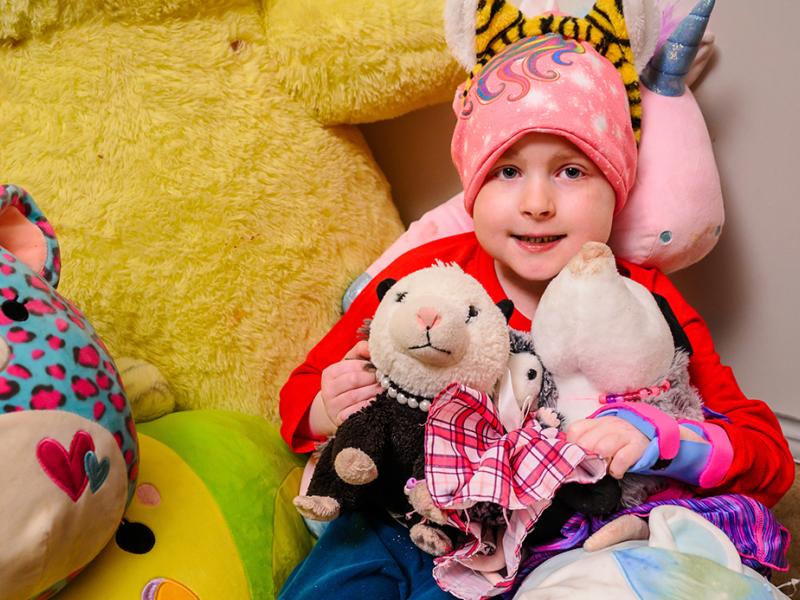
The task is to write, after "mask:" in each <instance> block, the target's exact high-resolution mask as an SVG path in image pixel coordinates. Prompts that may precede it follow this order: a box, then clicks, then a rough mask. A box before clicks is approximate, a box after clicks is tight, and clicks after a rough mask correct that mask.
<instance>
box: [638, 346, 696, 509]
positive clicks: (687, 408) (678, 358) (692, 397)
mask: <svg viewBox="0 0 800 600" xmlns="http://www.w3.org/2000/svg"><path fill="white" fill-rule="evenodd" d="M666 379H667V381H669V383H670V386H671V387H670V389H669V390H667V391H666V392H663V393H661V394H659V395H658V396H655V397H654V398H652V399H651V400H649V401H648V403H649V404H652V405H653V406H655V407H656V408H659V409H661V410H662V411H664V412H665V413H667V414H668V415H670V416H672V417H676V418H677V417H680V418H684V419H694V420H695V421H702V420H703V406H702V400H701V398H700V394H698V392H697V390H696V389H695V388H694V387H692V385H691V384H690V383H689V355H688V354H687V353H686V352H684V351H683V350H678V351H677V352H675V358H674V359H673V361H672V366H671V367H670V369H669V371H668V372H667V376H666ZM665 487H666V482H665V481H664V479H662V478H661V477H655V476H652V475H635V474H628V475H625V477H623V478H622V506H623V507H625V508H628V507H631V506H638V505H639V504H642V502H644V501H645V500H646V499H647V497H648V496H651V495H652V494H655V493H657V492H659V491H661V490H663V489H664V488H665Z"/></svg>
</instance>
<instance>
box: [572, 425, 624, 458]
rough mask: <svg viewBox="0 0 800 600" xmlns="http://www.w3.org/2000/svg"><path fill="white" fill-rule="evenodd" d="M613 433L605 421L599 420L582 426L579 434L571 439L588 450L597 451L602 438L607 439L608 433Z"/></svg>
mask: <svg viewBox="0 0 800 600" xmlns="http://www.w3.org/2000/svg"><path fill="white" fill-rule="evenodd" d="M613 433H614V431H613V429H609V428H608V426H607V423H603V422H602V421H600V420H597V421H594V422H590V425H587V426H586V427H585V428H584V431H582V432H581V433H580V435H577V436H575V437H574V438H573V439H572V440H571V441H572V442H574V443H576V444H578V446H580V447H581V448H583V449H584V450H586V451H589V452H595V453H598V454H599V452H598V451H597V448H598V446H599V444H600V442H601V440H603V439H606V440H607V439H608V437H609V435H612V434H613Z"/></svg>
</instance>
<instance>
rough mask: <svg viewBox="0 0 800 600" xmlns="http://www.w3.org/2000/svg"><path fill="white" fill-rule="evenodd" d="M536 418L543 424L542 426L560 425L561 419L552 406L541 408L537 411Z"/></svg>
mask: <svg viewBox="0 0 800 600" xmlns="http://www.w3.org/2000/svg"><path fill="white" fill-rule="evenodd" d="M536 420H537V421H539V423H541V424H542V427H556V428H558V427H560V426H561V419H559V418H558V413H557V412H556V411H555V410H554V409H552V408H547V407H544V408H540V409H539V410H537V411H536Z"/></svg>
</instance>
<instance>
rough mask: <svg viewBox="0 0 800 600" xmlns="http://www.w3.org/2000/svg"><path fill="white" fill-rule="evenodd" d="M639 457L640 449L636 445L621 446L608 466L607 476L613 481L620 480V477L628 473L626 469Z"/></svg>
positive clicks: (640, 454)
mask: <svg viewBox="0 0 800 600" xmlns="http://www.w3.org/2000/svg"><path fill="white" fill-rule="evenodd" d="M641 456H642V449H641V448H639V447H638V446H637V445H636V444H627V445H625V446H623V447H622V448H620V449H619V450H618V451H617V452H616V454H614V458H613V459H612V460H611V464H610V465H609V466H608V474H609V475H611V476H612V477H613V478H614V479H622V476H623V475H625V473H627V472H628V469H630V468H631V467H632V466H633V465H635V464H636V461H637V460H639V459H640V458H641Z"/></svg>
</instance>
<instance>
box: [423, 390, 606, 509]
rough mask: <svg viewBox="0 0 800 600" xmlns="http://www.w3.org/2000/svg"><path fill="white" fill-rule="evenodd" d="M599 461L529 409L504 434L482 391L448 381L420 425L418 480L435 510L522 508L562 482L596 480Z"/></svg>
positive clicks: (550, 493)
mask: <svg viewBox="0 0 800 600" xmlns="http://www.w3.org/2000/svg"><path fill="white" fill-rule="evenodd" d="M604 474H605V464H604V463H603V461H602V460H601V459H599V458H597V457H590V456H589V455H588V454H587V453H586V452H584V451H583V449H582V448H580V447H579V446H576V445H575V444H571V443H569V442H567V441H566V440H565V438H564V434H563V433H556V431H555V430H554V429H543V428H542V426H541V425H540V424H539V423H538V421H536V420H535V419H534V418H533V416H532V415H529V416H528V418H527V419H526V421H525V423H524V425H523V426H522V428H521V429H517V430H515V431H511V432H508V433H507V432H506V430H505V428H504V427H503V425H502V423H501V422H500V419H499V417H498V415H497V412H496V410H495V407H494V404H493V403H492V401H491V400H490V399H489V398H488V396H486V394H483V393H480V392H476V391H474V390H471V389H469V388H467V387H465V386H462V385H459V384H456V383H453V384H451V385H450V386H448V387H447V388H446V389H445V390H444V391H443V392H441V393H440V394H439V396H437V398H436V399H435V400H434V402H433V406H432V407H431V410H430V413H429V415H428V420H427V423H426V425H425V478H426V481H427V485H428V490H429V491H430V493H431V497H432V498H433V501H434V502H435V503H436V505H437V506H439V507H440V508H448V509H460V508H466V507H469V506H472V505H473V504H475V503H476V502H482V501H487V502H494V503H496V504H499V505H500V506H503V507H505V508H510V509H522V508H527V507H530V506H532V505H535V504H536V503H538V502H541V501H542V500H549V499H551V498H552V497H553V494H554V493H555V491H556V490H557V489H558V488H559V486H560V485H561V484H562V483H564V482H565V481H567V480H569V481H581V482H591V481H596V480H597V479H599V478H600V477H602V476H603V475H604Z"/></svg>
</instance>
